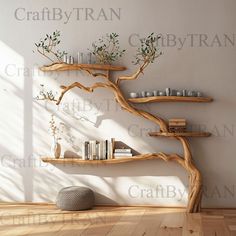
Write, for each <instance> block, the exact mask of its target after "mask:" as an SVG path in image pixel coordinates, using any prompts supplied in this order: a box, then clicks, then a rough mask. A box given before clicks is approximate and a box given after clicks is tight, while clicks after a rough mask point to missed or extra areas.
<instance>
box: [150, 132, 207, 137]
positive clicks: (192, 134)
mask: <svg viewBox="0 0 236 236" xmlns="http://www.w3.org/2000/svg"><path fill="white" fill-rule="evenodd" d="M149 135H150V136H152V137H159V136H162V137H209V136H211V133H209V132H182V133H170V132H169V133H166V132H150V133H149Z"/></svg>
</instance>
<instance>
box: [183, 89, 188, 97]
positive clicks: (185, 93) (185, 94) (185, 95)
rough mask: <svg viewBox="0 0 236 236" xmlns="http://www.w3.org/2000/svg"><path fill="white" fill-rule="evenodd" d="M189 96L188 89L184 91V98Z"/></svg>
mask: <svg viewBox="0 0 236 236" xmlns="http://www.w3.org/2000/svg"><path fill="white" fill-rule="evenodd" d="M187 95H188V94H187V90H186V89H183V96H184V97H187Z"/></svg>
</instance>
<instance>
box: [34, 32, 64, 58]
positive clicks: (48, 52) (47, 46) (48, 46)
mask: <svg viewBox="0 0 236 236" xmlns="http://www.w3.org/2000/svg"><path fill="white" fill-rule="evenodd" d="M60 36H61V34H60V31H57V30H56V31H55V32H53V33H52V35H48V34H46V36H45V37H44V38H43V39H40V41H39V42H38V43H35V46H36V48H37V52H38V53H40V54H41V55H43V56H44V57H46V58H47V59H48V60H50V61H51V62H54V61H55V59H56V60H57V61H58V62H62V57H63V56H64V55H67V53H66V52H65V51H62V52H61V51H60V50H58V49H56V47H57V46H58V45H59V44H60V42H61V41H60V39H59V38H60Z"/></svg>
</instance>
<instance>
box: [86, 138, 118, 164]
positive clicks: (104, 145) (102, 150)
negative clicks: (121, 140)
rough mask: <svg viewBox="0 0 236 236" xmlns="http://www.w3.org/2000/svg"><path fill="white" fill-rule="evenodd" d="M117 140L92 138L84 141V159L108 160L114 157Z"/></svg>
mask: <svg viewBox="0 0 236 236" xmlns="http://www.w3.org/2000/svg"><path fill="white" fill-rule="evenodd" d="M114 144H115V140H114V139H113V138H112V139H111V140H110V141H109V140H105V141H97V140H90V141H86V142H84V145H83V150H82V159H83V160H107V159H112V158H114V157H113V152H114Z"/></svg>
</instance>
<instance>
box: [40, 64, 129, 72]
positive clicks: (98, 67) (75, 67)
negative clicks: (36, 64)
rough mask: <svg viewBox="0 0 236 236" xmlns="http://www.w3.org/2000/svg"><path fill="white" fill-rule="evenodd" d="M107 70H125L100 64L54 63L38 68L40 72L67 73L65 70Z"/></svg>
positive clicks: (121, 67)
mask: <svg viewBox="0 0 236 236" xmlns="http://www.w3.org/2000/svg"><path fill="white" fill-rule="evenodd" d="M86 69H89V70H105V71H107V70H109V71H123V70H126V67H124V66H114V65H102V64H66V63H54V64H51V65H47V66H42V67H40V70H41V71H67V70H86Z"/></svg>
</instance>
